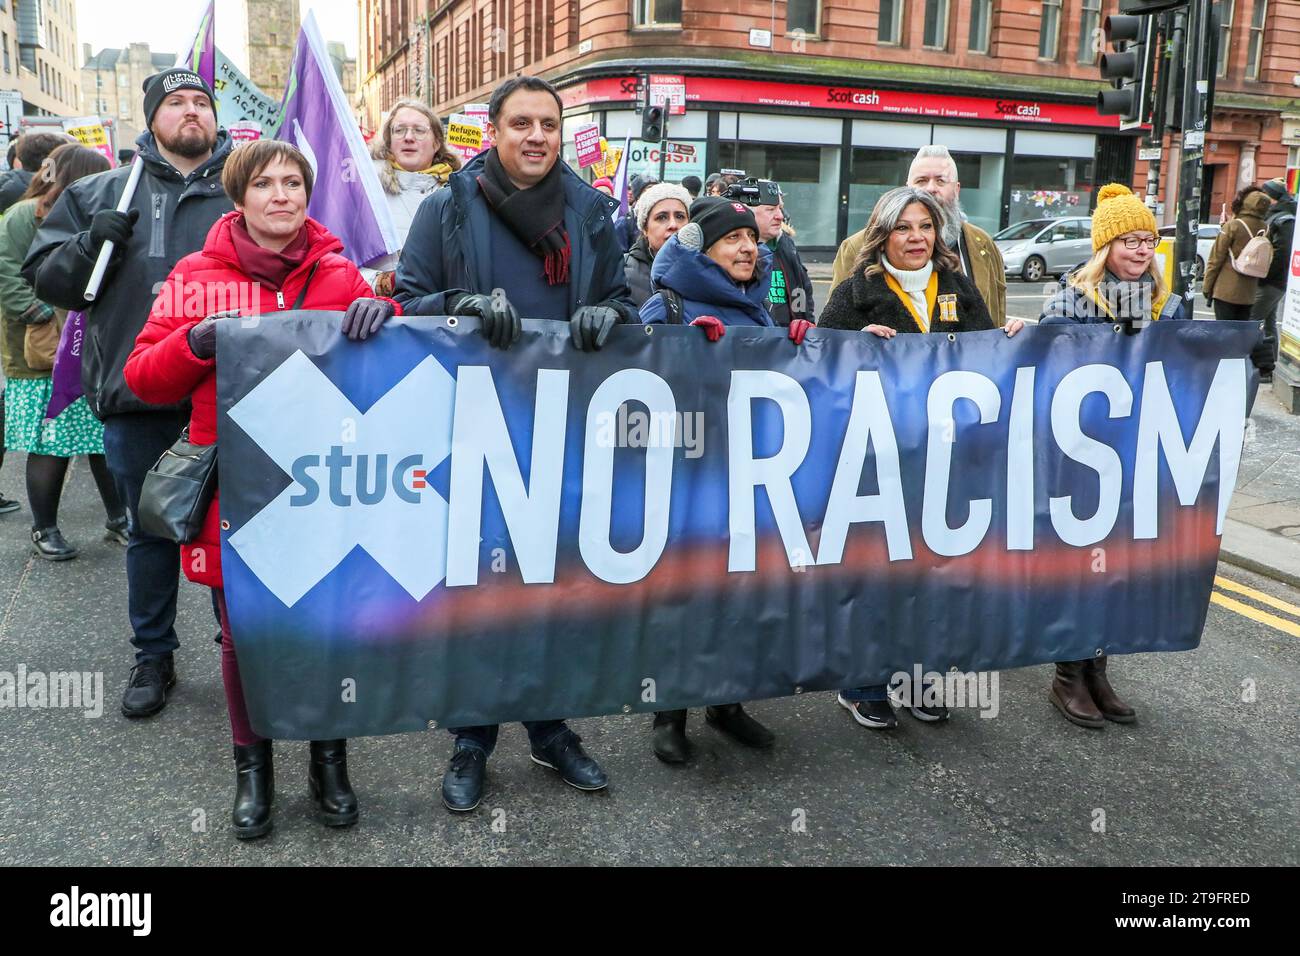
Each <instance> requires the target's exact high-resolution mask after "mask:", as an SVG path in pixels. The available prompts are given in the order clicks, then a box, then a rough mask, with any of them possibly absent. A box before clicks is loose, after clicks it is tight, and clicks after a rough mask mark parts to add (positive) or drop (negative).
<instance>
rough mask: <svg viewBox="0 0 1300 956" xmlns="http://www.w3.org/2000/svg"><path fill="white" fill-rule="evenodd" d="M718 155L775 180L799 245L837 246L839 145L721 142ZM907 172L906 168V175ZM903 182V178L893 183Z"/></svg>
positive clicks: (727, 162)
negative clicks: (783, 195) (782, 194)
mask: <svg viewBox="0 0 1300 956" xmlns="http://www.w3.org/2000/svg"><path fill="white" fill-rule="evenodd" d="M718 156H719V161H718V166H719V168H724V167H725V168H727V169H743V170H745V172H746V173H747V174H748V175H750V176H758V177H759V178H761V179H771V180H774V181H775V182H776V183H778V184H779V185H780V186H781V191H782V192H783V193H784V194H785V209H786V214H787V216H788V217H789V221H790V224H791V225H792V226H793V227H794V228H795V230H796V231H797V232H798V238H797V241H798V243H799V246H800V248H805V247H810V246H820V247H822V248H827V249H830V248H834V247H835V245H836V242H837V238H836V225H837V219H838V216H839V189H838V188H836V187H837V186H838V184H839V178H840V150H839V147H837V146H801V145H791V144H789V143H736V142H724V143H721V144H719V149H718ZM906 175H907V171H906V169H904V171H903V176H904V177H905V176H906ZM670 178H671V177H670ZM901 182H902V179H900V180H899V181H898V182H897V183H895V184H894V185H899V184H901Z"/></svg>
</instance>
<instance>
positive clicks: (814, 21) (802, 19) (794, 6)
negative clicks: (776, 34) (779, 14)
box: [785, 0, 822, 36]
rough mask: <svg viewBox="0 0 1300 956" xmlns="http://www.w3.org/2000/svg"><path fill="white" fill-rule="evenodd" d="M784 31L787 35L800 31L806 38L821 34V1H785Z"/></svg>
mask: <svg viewBox="0 0 1300 956" xmlns="http://www.w3.org/2000/svg"><path fill="white" fill-rule="evenodd" d="M785 30H786V32H787V33H794V32H795V31H796V30H802V31H803V32H804V34H806V35H807V36H820V35H821V32H822V2H821V0H786V5H785Z"/></svg>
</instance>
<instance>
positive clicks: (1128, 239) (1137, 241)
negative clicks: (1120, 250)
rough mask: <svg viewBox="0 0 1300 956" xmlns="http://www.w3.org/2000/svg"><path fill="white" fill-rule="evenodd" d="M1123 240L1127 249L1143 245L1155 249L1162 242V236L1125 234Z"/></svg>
mask: <svg viewBox="0 0 1300 956" xmlns="http://www.w3.org/2000/svg"><path fill="white" fill-rule="evenodd" d="M1123 241H1124V248H1125V249H1137V248H1139V247H1141V246H1146V247H1147V248H1148V249H1154V248H1155V247H1156V246H1158V245H1159V244H1160V237H1159V236H1125V237H1124V240H1123Z"/></svg>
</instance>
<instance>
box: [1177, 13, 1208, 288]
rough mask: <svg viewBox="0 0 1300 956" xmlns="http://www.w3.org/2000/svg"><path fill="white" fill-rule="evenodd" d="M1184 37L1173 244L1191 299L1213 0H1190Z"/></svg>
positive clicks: (1179, 283) (1179, 278)
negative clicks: (1177, 194)
mask: <svg viewBox="0 0 1300 956" xmlns="http://www.w3.org/2000/svg"><path fill="white" fill-rule="evenodd" d="M1186 23H1187V32H1186V33H1185V34H1184V42H1183V54H1184V60H1183V96H1182V107H1183V115H1182V133H1181V135H1182V137H1183V139H1182V148H1181V152H1180V155H1179V159H1180V171H1179V177H1178V193H1179V200H1178V216H1177V222H1178V233H1177V239H1176V241H1175V244H1174V292H1176V293H1177V294H1178V295H1180V296H1183V297H1184V298H1186V299H1188V300H1189V303H1190V300H1191V295H1190V292H1189V290H1190V288H1191V284H1192V277H1193V273H1194V270H1195V267H1196V239H1197V236H1198V235H1199V232H1200V219H1201V178H1202V177H1201V169H1202V162H1203V160H1204V158H1205V128H1206V125H1207V113H1208V108H1209V106H1210V104H1209V103H1208V102H1207V100H1208V94H1209V84H1210V77H1209V73H1210V71H1211V70H1214V69H1215V67H1216V66H1217V64H1215V63H1213V62H1208V61H1211V60H1212V59H1213V58H1212V57H1211V56H1210V55H1209V50H1210V49H1212V47H1213V44H1212V43H1210V42H1208V33H1207V31H1208V30H1210V29H1211V28H1212V27H1213V18H1212V17H1211V16H1210V0H1190V2H1189V3H1188V5H1187V20H1186Z"/></svg>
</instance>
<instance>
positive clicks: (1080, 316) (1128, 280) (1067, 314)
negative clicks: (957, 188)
mask: <svg viewBox="0 0 1300 956" xmlns="http://www.w3.org/2000/svg"><path fill="white" fill-rule="evenodd" d="M1158 241H1159V237H1158V235H1157V234H1156V220H1155V216H1153V215H1152V214H1151V210H1149V209H1148V208H1147V207H1146V206H1145V205H1143V204H1142V200H1140V199H1138V197H1137V196H1134V195H1133V193H1132V192H1130V191H1129V189H1128V188H1127V187H1125V186H1121V185H1119V184H1118V183H1111V184H1110V185H1108V186H1103V187H1102V188H1101V190H1100V191H1099V192H1098V194H1097V211H1096V212H1094V213H1093V214H1092V249H1093V253H1092V258H1091V259H1089V260H1088V261H1087V262H1086V263H1084V264H1083V265H1082V266H1080V267H1079V268H1078V269H1077V270H1076V271H1075V272H1073V273H1072V274H1070V275H1069V276H1067V277H1066V278H1065V280H1064V283H1063V285H1064V288H1062V289H1061V291H1060V292H1058V293H1056V295H1054V296H1052V298H1051V299H1049V300H1048V302H1047V304H1046V305H1045V306H1044V307H1043V314H1042V316H1041V317H1040V318H1039V320H1038V322H1039V324H1040V325H1063V324H1067V323H1070V322H1084V323H1087V322H1099V323H1100V322H1106V323H1114V322H1122V323H1124V324H1126V325H1129V326H1130V328H1131V329H1132V330H1134V331H1136V330H1137V329H1139V328H1141V327H1142V325H1143V324H1144V323H1146V322H1149V321H1152V320H1155V319H1185V318H1187V314H1186V312H1187V310H1186V309H1185V307H1184V305H1183V300H1182V299H1181V298H1180V297H1179V296H1176V295H1174V294H1173V293H1172V292H1170V291H1169V289H1168V288H1167V287H1166V286H1165V280H1164V276H1163V275H1162V274H1161V273H1160V270H1159V269H1158V268H1157V266H1156V261H1155V257H1156V243H1157V242H1158ZM1051 697H1052V703H1053V704H1055V705H1056V708H1057V710H1059V711H1060V712H1061V713H1062V714H1064V715H1065V719H1066V720H1068V721H1070V722H1071V723H1072V724H1078V725H1079V726H1080V727H1091V728H1094V729H1097V728H1101V727H1104V726H1106V721H1108V720H1113V721H1115V722H1116V723H1120V724H1131V723H1133V722H1134V721H1135V720H1137V714H1136V713H1135V712H1134V710H1133V708H1132V707H1130V706H1129V705H1128V704H1126V703H1124V702H1123V701H1122V700H1120V698H1119V695H1118V694H1116V693H1115V689H1114V688H1113V687H1111V686H1110V681H1109V680H1108V679H1107V677H1106V658H1105V657H1104V656H1102V657H1094V658H1090V659H1088V660H1085V661H1057V664H1056V678H1055V679H1054V680H1053V681H1052V694H1051Z"/></svg>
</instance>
